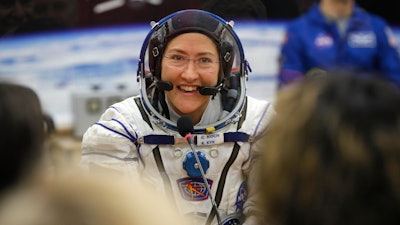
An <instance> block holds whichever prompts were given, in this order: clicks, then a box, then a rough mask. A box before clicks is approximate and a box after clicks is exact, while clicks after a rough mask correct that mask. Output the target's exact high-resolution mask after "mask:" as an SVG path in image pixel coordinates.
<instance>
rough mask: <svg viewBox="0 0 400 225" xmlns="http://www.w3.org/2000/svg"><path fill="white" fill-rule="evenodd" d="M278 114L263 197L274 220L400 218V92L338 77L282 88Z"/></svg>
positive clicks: (264, 144) (320, 223)
mask: <svg viewBox="0 0 400 225" xmlns="http://www.w3.org/2000/svg"><path fill="white" fill-rule="evenodd" d="M276 111H277V115H276V117H275V118H274V121H273V122H272V125H271V128H270V130H269V132H268V134H267V136H266V137H265V138H264V140H263V141H261V142H260V144H259V145H258V146H257V148H262V149H264V151H263V155H262V158H261V162H260V163H259V165H258V167H257V169H259V171H258V173H259V174H258V176H259V178H260V179H259V181H260V186H259V191H260V194H261V195H262V198H261V200H260V201H261V202H262V203H261V206H262V209H263V210H264V213H265V214H266V217H267V219H268V220H269V221H270V222H271V224H274V225H282V224H307V225H313V224H315V225H328V224H332V225H333V224H342V225H343V224H352V225H356V224H360V225H361V224H362V225H367V224H396V223H397V224H398V223H399V217H398V216H397V215H399V213H400V176H399V171H400V138H399V137H400V94H399V91H398V90H396V89H395V88H393V87H392V86H391V85H388V84H387V83H385V82H383V81H380V80H375V79H372V78H359V77H355V76H350V75H349V76H338V75H337V76H333V75H330V76H327V77H324V78H318V79H315V80H308V81H304V82H301V83H298V84H294V85H293V86H291V87H289V88H288V89H285V90H282V91H281V92H280V93H278V94H277V98H276ZM394 218H397V220H396V221H394Z"/></svg>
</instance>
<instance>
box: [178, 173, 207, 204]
mask: <svg viewBox="0 0 400 225" xmlns="http://www.w3.org/2000/svg"><path fill="white" fill-rule="evenodd" d="M207 181H208V185H209V186H210V189H211V187H212V184H213V181H212V180H209V179H207ZM176 182H177V184H178V187H179V190H180V192H181V195H182V197H183V198H184V199H185V200H189V201H203V200H206V199H207V198H208V190H207V187H206V184H205V183H204V181H203V178H201V177H194V178H193V177H187V178H182V179H179V180H177V181H176Z"/></svg>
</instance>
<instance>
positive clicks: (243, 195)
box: [235, 182, 247, 210]
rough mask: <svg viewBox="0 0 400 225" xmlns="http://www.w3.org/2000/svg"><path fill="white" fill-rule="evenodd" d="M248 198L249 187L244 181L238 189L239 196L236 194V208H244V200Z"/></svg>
mask: <svg viewBox="0 0 400 225" xmlns="http://www.w3.org/2000/svg"><path fill="white" fill-rule="evenodd" d="M246 199H247V189H246V183H245V182H243V183H242V184H241V185H240V187H239V190H238V193H237V196H236V203H235V205H236V210H242V209H243V205H244V202H245V201H246Z"/></svg>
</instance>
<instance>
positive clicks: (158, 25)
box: [137, 9, 250, 133]
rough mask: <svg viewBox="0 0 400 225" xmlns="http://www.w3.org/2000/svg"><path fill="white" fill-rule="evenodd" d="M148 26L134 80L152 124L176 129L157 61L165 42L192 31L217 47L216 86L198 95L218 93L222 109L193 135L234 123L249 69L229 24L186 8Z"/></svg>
mask: <svg viewBox="0 0 400 225" xmlns="http://www.w3.org/2000/svg"><path fill="white" fill-rule="evenodd" d="M151 25H152V29H151V30H150V32H149V33H148V35H147V37H146V39H145V40H144V42H143V45H142V49H141V53H140V59H139V62H138V71H137V79H138V81H139V83H140V94H141V100H142V103H143V105H144V108H145V110H146V111H147V112H148V114H149V115H150V116H151V118H152V119H153V121H154V122H156V123H157V124H160V125H162V126H163V127H166V128H168V129H172V130H177V128H176V122H174V121H171V120H170V118H169V113H168V109H167V104H166V103H165V91H170V90H172V88H173V86H172V84H171V83H170V82H167V81H163V80H162V79H161V60H162V57H163V54H164V51H165V49H166V47H167V45H168V43H169V41H171V40H172V39H173V38H175V37H176V36H178V35H180V34H184V33H192V32H197V33H201V34H204V35H206V36H208V37H209V38H210V39H211V40H213V41H214V43H215V44H216V46H217V50H218V53H219V63H220V70H219V75H218V82H217V85H216V86H213V87H201V88H200V90H199V92H200V94H202V95H210V96H212V97H215V96H216V95H217V94H220V96H221V101H222V108H223V113H222V115H221V116H220V117H219V118H220V119H219V120H218V121H217V122H215V123H213V124H207V125H202V126H195V127H194V132H195V133H203V132H204V131H205V129H208V128H213V129H215V130H218V129H219V128H222V127H224V126H226V125H227V124H229V123H232V122H235V121H237V120H238V118H239V117H240V113H241V110H242V108H243V106H244V102H245V95H246V80H247V75H248V70H249V69H250V68H249V65H248V63H247V61H246V60H245V58H244V52H243V48H242V44H241V42H240V40H239V38H238V36H237V34H236V33H235V32H234V30H233V21H230V22H227V21H225V20H224V19H222V18H220V17H219V16H217V15H214V14H212V13H210V12H207V11H203V10H196V9H190V10H182V11H178V12H175V13H173V14H170V15H168V16H166V17H164V18H163V19H161V20H160V21H159V22H152V23H151Z"/></svg>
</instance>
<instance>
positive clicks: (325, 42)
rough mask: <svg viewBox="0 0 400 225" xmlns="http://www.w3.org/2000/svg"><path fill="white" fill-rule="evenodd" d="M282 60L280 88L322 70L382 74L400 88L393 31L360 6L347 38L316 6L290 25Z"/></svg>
mask: <svg viewBox="0 0 400 225" xmlns="http://www.w3.org/2000/svg"><path fill="white" fill-rule="evenodd" d="M280 60H281V61H280V63H281V64H280V72H279V75H278V83H279V84H278V86H279V87H281V86H282V85H285V84H288V83H290V82H292V81H294V80H298V79H302V78H304V77H307V76H313V75H315V74H318V71H319V70H321V69H322V70H323V71H326V70H333V69H351V70H361V71H364V72H369V73H371V72H372V73H379V74H382V75H384V76H387V78H388V79H389V80H391V81H393V82H395V84H397V85H398V86H400V58H399V52H398V50H397V43H396V40H395V38H394V36H393V34H392V31H391V30H390V28H389V26H388V24H387V23H386V21H384V20H383V19H382V18H380V17H377V16H375V15H371V14H370V13H368V12H366V11H365V10H363V9H361V8H360V7H359V6H358V5H357V4H355V9H354V13H353V15H352V16H351V17H350V18H349V23H348V26H347V29H346V31H345V34H344V35H343V36H341V35H340V34H339V31H338V28H337V26H336V24H335V23H333V22H329V21H327V20H326V19H325V18H324V16H323V15H322V13H321V11H320V8H319V5H318V4H315V5H313V6H312V7H311V8H310V10H309V11H308V12H307V13H306V14H304V15H303V16H301V17H299V18H297V19H295V20H294V21H292V22H291V23H289V24H288V26H287V33H286V36H285V40H284V43H283V45H282V48H281V58H280ZM360 74H361V73H360Z"/></svg>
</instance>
